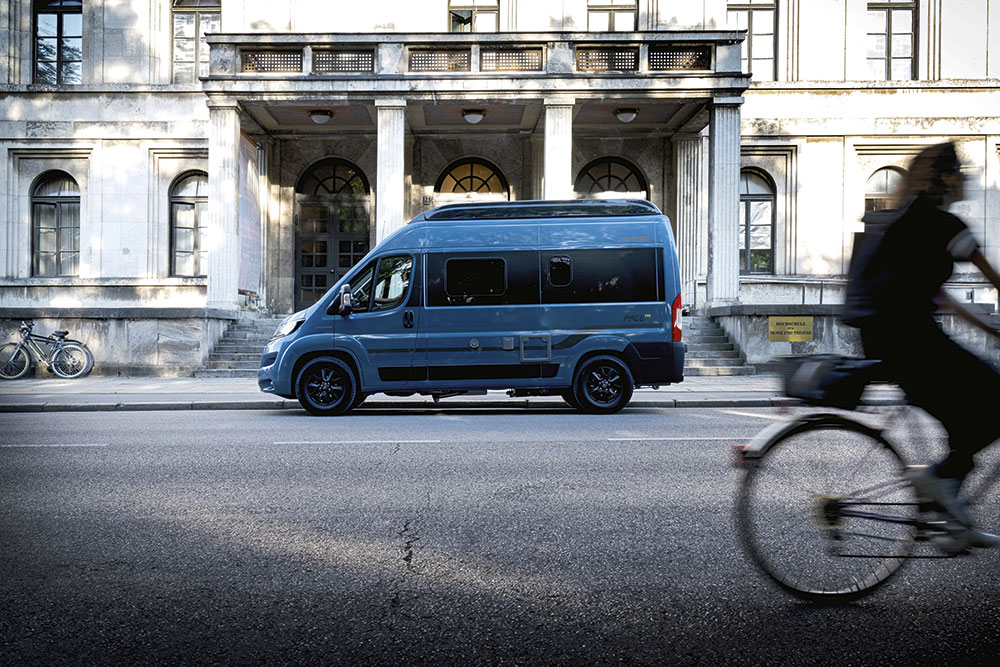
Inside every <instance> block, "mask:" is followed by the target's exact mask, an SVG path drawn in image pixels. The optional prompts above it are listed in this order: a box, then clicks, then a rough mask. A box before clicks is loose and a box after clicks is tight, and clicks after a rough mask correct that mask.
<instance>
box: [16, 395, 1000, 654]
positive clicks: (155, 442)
mask: <svg viewBox="0 0 1000 667" xmlns="http://www.w3.org/2000/svg"><path fill="white" fill-rule="evenodd" d="M777 418H780V415H779V411H777V410H773V409H766V410H764V409H740V410H725V409H699V410H681V409H671V410H658V409H635V410H629V411H625V412H623V413H621V414H619V415H616V416H612V417H601V416H585V415H580V414H578V413H575V412H572V411H569V410H553V411H551V412H546V411H538V410H535V411H531V412H527V411H522V410H516V409H515V410H506V411H505V410H492V411H489V412H473V411H463V410H444V411H441V412H430V411H428V412H419V411H418V412H410V413H402V414H390V413H379V412H372V411H366V410H363V409H362V410H359V411H358V412H356V413H354V414H352V415H349V416H345V417H342V418H335V419H320V418H313V417H309V416H307V415H306V414H305V413H304V412H296V411H280V412H257V411H255V412H251V413H248V412H245V411H233V412H208V411H206V412H198V411H195V412H187V411H184V412H149V413H59V414H44V415H42V414H8V415H0V605H2V608H0V664H4V665H24V664H45V665H52V664H126V663H128V664H178V663H185V664H188V663H193V664H207V663H213V664H265V663H267V664H345V665H346V664H360V665H365V664H415V665H416V664H442V665H450V664H456V665H464V664H485V665H494V664H523V665H537V664H544V665H548V664H553V665H575V664H649V665H689V664H690V665H695V664H699V665H701V664H703V665H720V664H726V665H729V664H732V665H757V664H775V665H778V664H781V665H789V664H816V665H827V664H828V665H868V664H888V665H904V664H905V665H924V664H926V665H931V664H933V665H942V664H954V665H958V664H962V665H967V664H981V665H987V664H990V665H995V664H997V661H998V656H1000V581H998V578H997V576H996V574H997V571H998V565H1000V554H998V553H993V552H981V553H979V554H977V555H976V556H975V557H970V558H959V559H950V560H946V561H941V560H933V561H912V562H910V563H908V564H907V567H905V568H903V570H901V571H900V573H899V574H898V575H897V576H896V578H895V579H894V580H893V581H892V582H891V583H890V584H889V585H888V586H887V587H885V588H883V589H881V590H880V591H878V592H877V593H875V594H874V595H873V596H871V597H869V598H866V599H864V600H862V601H860V602H857V603H854V604H851V605H848V606H842V607H819V606H811V605H807V604H803V603H800V602H797V601H795V600H793V599H791V598H789V597H788V596H787V595H785V594H784V593H782V592H780V591H778V590H776V589H775V588H773V587H772V586H771V585H769V584H768V583H767V582H766V581H765V580H764V579H762V578H761V576H760V575H759V574H758V573H757V572H756V571H755V570H754V569H753V568H752V566H751V565H749V564H748V562H747V561H746V559H745V558H744V557H743V555H742V552H741V551H740V549H739V547H738V544H737V541H736V539H735V537H734V530H733V520H732V514H733V505H734V497H735V488H736V486H735V485H736V481H737V472H736V471H735V470H733V469H732V468H731V467H730V465H729V461H730V456H729V447H730V445H731V444H732V443H733V442H740V441H745V440H746V438H748V437H749V436H751V435H752V434H754V433H756V432H757V431H758V430H760V429H761V428H762V427H763V426H765V425H767V424H769V423H771V422H773V421H774V420H775V419H777ZM932 435H933V434H932ZM986 509H987V512H988V515H987V516H984V518H985V519H987V520H986V521H984V523H985V524H987V527H989V524H990V523H991V522H992V523H993V524H1000V512H998V507H997V504H996V503H993V504H991V505H990V506H989V507H988V508H986Z"/></svg>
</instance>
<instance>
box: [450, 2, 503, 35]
mask: <svg viewBox="0 0 1000 667" xmlns="http://www.w3.org/2000/svg"><path fill="white" fill-rule="evenodd" d="M448 26H449V27H448V30H449V31H450V32H498V31H499V30H500V0H451V2H449V3H448Z"/></svg>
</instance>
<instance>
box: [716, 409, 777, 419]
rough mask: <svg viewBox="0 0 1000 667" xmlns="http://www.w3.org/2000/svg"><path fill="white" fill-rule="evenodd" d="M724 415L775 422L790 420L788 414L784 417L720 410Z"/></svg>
mask: <svg viewBox="0 0 1000 667" xmlns="http://www.w3.org/2000/svg"><path fill="white" fill-rule="evenodd" d="M719 412H722V413H723V414H727V415H736V416H737V417H754V418H756V419H771V420H774V421H783V420H787V419H788V415H787V414H783V415H762V414H756V413H753V412H740V411H739V410H719Z"/></svg>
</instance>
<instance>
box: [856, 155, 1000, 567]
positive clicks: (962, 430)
mask: <svg viewBox="0 0 1000 667" xmlns="http://www.w3.org/2000/svg"><path fill="white" fill-rule="evenodd" d="M964 197H965V184H964V178H963V176H962V173H961V164H960V162H959V160H958V156H957V154H956V152H955V146H954V144H952V143H944V144H938V145H935V146H930V147H928V148H926V149H924V150H923V151H921V152H920V154H919V155H917V156H916V157H915V158H914V159H913V161H912V162H911V164H910V169H909V172H908V173H907V174H906V177H905V179H904V182H903V186H902V192H901V195H900V197H899V200H898V208H897V209H895V210H892V211H879V212H871V213H869V214H867V215H866V216H865V217H864V219H863V220H864V221H865V223H866V233H865V235H864V237H863V240H862V241H861V243H860V245H859V246H858V247H857V248H856V249H855V255H854V257H853V258H852V260H851V269H850V272H849V277H850V280H849V284H848V288H847V303H846V307H845V315H844V321H845V322H846V323H848V324H851V325H853V326H857V327H859V328H860V329H861V341H862V344H863V346H864V350H865V356H866V357H868V358H871V359H882V360H883V361H884V362H885V364H884V366H885V374H886V379H888V380H890V381H893V382H896V383H898V384H899V385H900V386H901V387H902V389H903V390H904V391H905V392H906V396H907V398H908V400H909V401H910V403H912V404H913V405H917V406H919V407H921V408H923V409H924V410H926V411H927V412H928V413H930V414H931V415H932V416H934V417H935V418H936V419H938V420H939V421H940V422H941V424H942V425H943V426H944V428H945V429H946V430H947V432H948V444H949V449H950V451H949V453H948V456H947V457H946V458H945V459H944V460H943V461H941V462H939V463H938V464H937V465H934V466H914V467H912V468H911V469H909V470H908V471H907V478H908V479H909V480H910V482H911V483H912V484H913V486H914V487H915V488H916V490H917V492H918V493H919V494H920V495H921V496H923V497H925V498H928V499H929V500H932V501H934V502H935V503H936V504H938V505H939V506H941V507H942V508H943V509H944V510H945V511H946V512H947V514H948V515H949V517H950V519H951V520H952V522H951V523H950V528H949V534H950V537H949V538H948V539H947V540H946V542H947V544H941V546H942V547H943V548H945V549H946V550H949V551H962V550H964V549H965V547H968V546H973V547H979V548H985V547H992V546H997V545H1000V537H997V536H995V535H990V534H988V533H984V532H982V531H979V530H976V529H975V528H974V527H973V519H972V516H971V515H970V512H969V508H968V504H967V503H966V502H965V501H964V500H963V499H962V498H961V496H960V495H959V490H960V488H961V485H962V481H963V480H964V479H965V477H966V475H968V474H969V473H970V472H971V471H972V469H973V465H974V464H973V456H974V455H975V454H976V453H977V452H979V451H980V450H982V449H983V448H984V447H986V446H987V445H989V444H990V443H991V442H993V441H994V440H996V439H997V438H1000V418H998V414H997V411H998V409H1000V374H997V372H996V371H995V370H993V369H992V368H991V367H990V366H989V365H988V364H986V363H985V362H983V361H982V360H980V359H979V358H978V357H976V356H975V355H973V354H971V353H970V352H968V351H967V350H965V349H964V348H962V347H961V346H959V345H958V344H957V343H955V342H954V341H953V340H952V339H950V338H949V337H948V336H947V335H945V333H944V332H943V331H942V330H941V328H940V327H939V326H938V324H937V322H936V321H935V320H934V312H935V310H937V309H938V308H942V309H947V310H951V311H953V312H954V313H956V314H957V315H959V316H960V317H961V318H962V319H964V320H966V321H967V322H969V323H971V324H973V325H975V326H976V327H979V328H981V329H983V330H984V331H987V332H989V333H992V334H997V333H1000V332H998V331H997V330H996V329H995V328H993V327H992V326H991V325H990V324H989V323H988V322H987V321H986V320H985V319H984V318H983V317H981V316H980V315H978V314H977V313H975V312H973V311H971V310H970V309H968V308H967V307H965V306H963V305H962V304H961V303H959V302H957V301H955V300H954V299H953V298H951V297H950V296H948V295H947V294H946V293H945V292H944V290H943V289H942V285H943V284H944V282H945V281H946V280H948V279H949V277H950V276H951V274H952V271H953V269H954V263H955V262H958V261H971V262H972V263H973V264H975V265H976V267H978V268H979V270H980V271H982V272H983V275H985V276H986V278H987V279H988V280H989V281H990V282H991V283H993V285H995V286H996V287H997V289H998V290H1000V275H998V273H997V271H996V270H995V269H994V268H993V267H992V266H991V265H990V263H989V262H988V261H987V260H986V258H985V257H984V256H983V253H982V251H981V249H980V247H979V244H978V243H977V241H976V239H975V237H974V236H973V234H972V232H971V231H970V230H969V228H968V227H967V226H966V225H965V223H963V222H962V221H961V220H960V219H958V218H957V217H956V216H954V215H952V214H951V213H948V212H947V211H946V209H947V207H948V206H949V205H950V204H952V203H953V202H956V201H959V200H961V199H964Z"/></svg>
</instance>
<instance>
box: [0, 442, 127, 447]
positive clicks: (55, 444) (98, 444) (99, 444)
mask: <svg viewBox="0 0 1000 667" xmlns="http://www.w3.org/2000/svg"><path fill="white" fill-rule="evenodd" d="M107 446H108V443H106V442H69V443H62V442H53V443H48V442H39V443H15V444H2V445H0V447H107Z"/></svg>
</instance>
